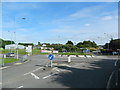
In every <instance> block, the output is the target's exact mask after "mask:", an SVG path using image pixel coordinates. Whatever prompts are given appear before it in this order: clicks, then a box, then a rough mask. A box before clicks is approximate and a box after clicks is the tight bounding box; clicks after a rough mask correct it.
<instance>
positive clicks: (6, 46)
mask: <svg viewBox="0 0 120 90" xmlns="http://www.w3.org/2000/svg"><path fill="white" fill-rule="evenodd" d="M17 48H18V49H25V46H23V45H17V44H10V45H5V49H17Z"/></svg>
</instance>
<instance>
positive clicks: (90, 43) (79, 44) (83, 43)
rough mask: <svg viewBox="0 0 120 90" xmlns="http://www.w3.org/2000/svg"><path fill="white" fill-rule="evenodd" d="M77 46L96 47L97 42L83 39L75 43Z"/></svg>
mask: <svg viewBox="0 0 120 90" xmlns="http://www.w3.org/2000/svg"><path fill="white" fill-rule="evenodd" d="M76 46H77V47H78V48H85V47H94V48H96V47H97V44H96V43H95V42H94V41H93V42H91V41H83V42H79V43H78V44H77V45H76Z"/></svg>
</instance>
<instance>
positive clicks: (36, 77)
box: [31, 73, 40, 79]
mask: <svg viewBox="0 0 120 90" xmlns="http://www.w3.org/2000/svg"><path fill="white" fill-rule="evenodd" d="M31 75H32V76H34V77H35V79H40V78H39V77H38V76H36V75H35V74H34V73H31Z"/></svg>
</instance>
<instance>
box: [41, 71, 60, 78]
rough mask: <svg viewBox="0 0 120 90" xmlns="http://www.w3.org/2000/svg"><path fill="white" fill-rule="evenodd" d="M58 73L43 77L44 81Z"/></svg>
mask: <svg viewBox="0 0 120 90" xmlns="http://www.w3.org/2000/svg"><path fill="white" fill-rule="evenodd" d="M57 73H58V72H56V73H53V74H50V75H48V76H45V77H43V79H46V78H48V77H51V76H52V75H54V74H57Z"/></svg>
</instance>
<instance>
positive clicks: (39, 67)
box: [24, 67, 43, 75]
mask: <svg viewBox="0 0 120 90" xmlns="http://www.w3.org/2000/svg"><path fill="white" fill-rule="evenodd" d="M42 68H43V67H39V68H37V69H35V70H33V71H31V72H28V73H25V74H24V75H28V74H31V73H32V72H35V71H37V70H39V69H42Z"/></svg>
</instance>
